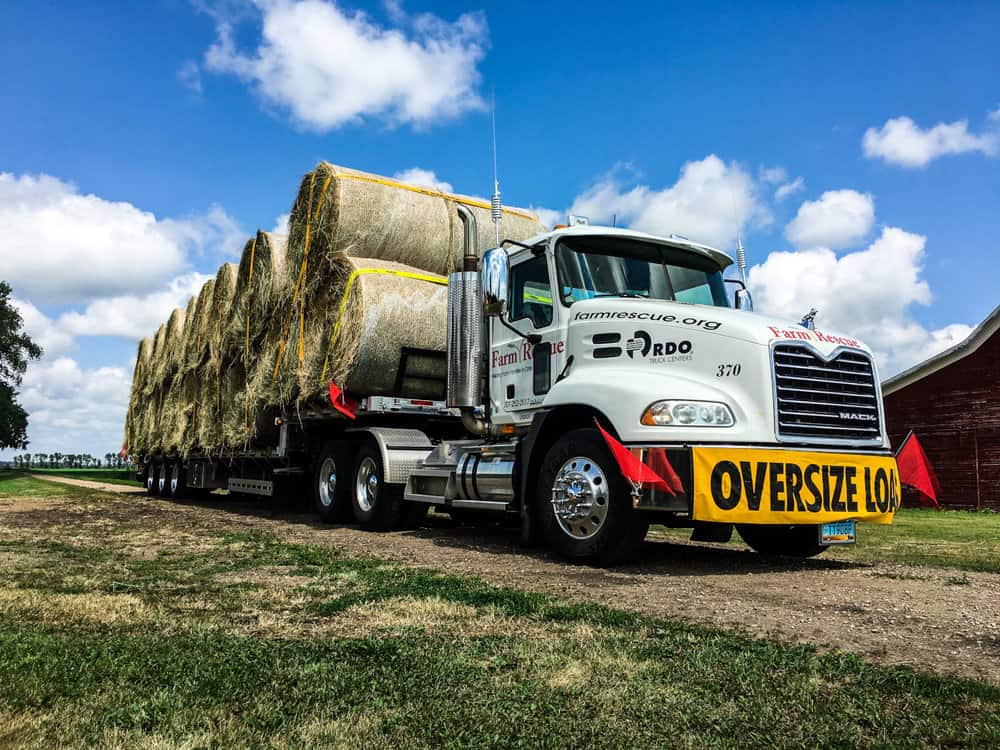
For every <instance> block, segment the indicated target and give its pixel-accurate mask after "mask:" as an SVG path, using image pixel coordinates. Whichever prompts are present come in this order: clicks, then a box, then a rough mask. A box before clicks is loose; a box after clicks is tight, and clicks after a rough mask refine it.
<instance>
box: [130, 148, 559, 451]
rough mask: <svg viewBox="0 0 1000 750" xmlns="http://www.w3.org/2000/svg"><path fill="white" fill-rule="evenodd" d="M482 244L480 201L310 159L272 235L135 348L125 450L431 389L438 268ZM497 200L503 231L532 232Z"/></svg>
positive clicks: (247, 433)
mask: <svg viewBox="0 0 1000 750" xmlns="http://www.w3.org/2000/svg"><path fill="white" fill-rule="evenodd" d="M459 206H465V207H466V208H467V209H468V210H469V211H471V212H472V214H473V215H474V216H475V218H476V222H477V225H478V229H479V232H478V235H477V242H476V251H477V253H478V254H482V252H484V251H485V250H486V249H488V248H489V247H491V246H492V245H493V241H492V236H493V231H492V228H493V227H492V221H491V217H490V206H489V204H488V203H487V202H485V201H481V200H478V199H475V198H469V197H466V196H458V195H447V194H444V193H440V192H437V191H434V190H428V189H425V188H421V187H416V186H412V185H405V184H403V183H399V182H396V181H393V180H389V179H386V178H382V177H378V176H377V175H371V174H367V173H365V172H358V171H356V170H350V169H344V168H342V167H337V166H334V165H332V164H329V163H326V162H323V163H321V164H319V165H318V166H317V167H316V169H315V170H313V171H312V172H310V173H309V174H307V175H306V176H305V177H304V178H303V180H302V182H301V185H300V187H299V191H298V195H297V198H296V201H295V204H294V206H293V208H292V213H291V218H290V222H289V226H290V235H289V237H288V238H287V239H286V238H284V237H281V236H278V235H273V234H268V233H265V232H258V233H257V235H256V236H255V237H253V238H251V239H250V240H249V241H248V242H247V244H246V246H245V248H244V250H243V255H242V257H241V260H240V263H239V266H237V265H235V264H232V263H227V264H225V265H223V266H222V267H221V268H220V269H219V272H218V274H217V275H216V277H215V278H213V279H211V280H210V281H208V283H206V284H205V285H204V287H203V288H202V290H201V293H200V294H199V295H198V297H197V298H195V299H192V300H191V301H190V302H189V303H188V307H187V309H186V311H182V310H175V311H174V313H173V314H172V315H171V317H170V320H169V321H168V323H167V324H166V325H164V326H161V328H160V330H159V331H158V332H157V335H156V337H155V338H154V339H153V340H152V341H151V342H150V341H149V340H146V341H144V342H143V344H142V345H140V350H139V356H138V359H137V362H136V374H135V378H134V382H133V391H132V399H131V402H130V409H129V415H128V422H127V431H128V442H129V445H130V447H131V449H132V450H133V451H134V452H138V453H144V454H148V453H151V452H160V451H169V452H173V451H176V452H179V453H180V454H182V455H187V454H188V453H190V452H191V451H192V450H202V451H205V452H208V453H218V452H220V451H223V450H224V449H227V448H228V449H241V448H244V447H247V446H249V445H252V444H253V443H254V440H255V439H262V430H263V429H264V427H265V426H267V425H269V424H270V425H273V417H274V412H275V411H276V410H280V409H287V408H289V407H292V406H294V405H297V404H300V403H302V402H306V403H309V402H314V403H320V404H328V402H327V401H326V393H327V386H328V384H329V382H331V381H332V382H335V383H337V384H338V385H339V386H340V387H341V388H343V389H344V390H347V391H349V392H352V393H353V394H355V395H399V396H404V397H408V398H432V399H441V398H444V391H445V381H446V373H447V367H446V362H445V346H446V341H445V339H446V331H447V286H446V284H447V274H448V273H450V272H452V271H455V270H459V268H460V266H461V263H462V256H463V251H464V245H463V242H464V232H463V223H462V221H461V217H460V211H459ZM544 231H545V228H544V227H543V226H542V225H541V224H539V222H538V220H537V218H536V217H535V216H534V215H532V214H530V213H528V212H525V211H520V210H517V209H504V211H503V218H502V234H503V236H504V237H505V238H508V239H513V240H519V241H523V240H526V239H528V238H529V237H531V236H533V235H535V234H538V233H541V232H544Z"/></svg>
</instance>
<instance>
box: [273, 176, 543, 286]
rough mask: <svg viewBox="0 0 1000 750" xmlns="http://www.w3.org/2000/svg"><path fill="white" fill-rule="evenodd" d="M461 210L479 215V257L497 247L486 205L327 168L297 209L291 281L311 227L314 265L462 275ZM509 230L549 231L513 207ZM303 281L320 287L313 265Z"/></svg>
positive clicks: (520, 236) (515, 235) (304, 189)
mask: <svg viewBox="0 0 1000 750" xmlns="http://www.w3.org/2000/svg"><path fill="white" fill-rule="evenodd" d="M458 204H463V205H465V206H467V207H468V208H469V209H470V210H471V211H472V212H473V214H475V216H476V222H477V225H478V228H479V232H478V244H477V252H478V254H480V255H482V253H483V252H484V251H485V250H487V249H489V248H490V247H492V245H493V244H494V231H493V224H492V221H491V219H490V209H489V205H488V204H487V203H485V202H484V201H482V200H480V199H477V198H470V197H468V196H462V195H450V194H447V193H439V192H437V191H434V190H428V189H425V188H419V187H415V186H412V185H406V184H405V183H401V182H397V181H394V180H389V179H386V178H384V177H379V176H378V175H373V174H368V173H366V172H359V171H357V170H353V169H346V168H344V167H338V166H335V165H333V164H330V163H328V162H322V163H320V164H319V165H318V166H317V167H316V169H315V170H313V171H312V172H310V173H309V174H307V175H306V176H305V177H304V178H303V179H302V183H301V185H300V187H299V193H298V196H297V198H296V200H295V205H294V206H293V207H292V212H291V217H290V219H289V230H290V231H289V237H288V267H287V274H288V279H289V283H290V285H291V287H292V288H294V286H295V284H296V282H297V281H298V279H299V275H300V272H301V270H302V265H303V263H302V261H303V258H304V256H305V252H306V236H307V228H308V238H309V263H313V262H322V259H323V258H324V257H328V256H330V255H332V254H341V255H351V256H354V257H358V258H378V259H381V260H391V261H395V262H397V263H403V264H405V265H408V266H413V267H415V268H421V269H423V270H425V271H429V272H430V273H436V274H439V275H443V276H446V275H447V274H448V273H450V272H451V271H457V270H460V266H461V263H462V255H463V250H464V248H463V235H462V222H461V220H460V218H459V215H458V209H457V205H458ZM501 230H502V231H501V234H502V236H503V237H504V238H506V239H513V240H525V239H528V238H529V237H531V236H533V235H536V234H539V233H540V232H544V231H545V227H543V226H542V225H541V224H540V223H539V221H538V218H537V217H536V216H535V215H534V214H532V213H530V212H528V211H523V210H521V209H514V208H505V209H504V213H503V219H502V221H501ZM303 283H304V284H305V285H306V286H309V285H311V284H312V283H313V278H312V276H311V275H310V274H309V268H308V264H307V265H306V272H305V274H304V275H303Z"/></svg>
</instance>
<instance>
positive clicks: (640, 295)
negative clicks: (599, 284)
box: [594, 292, 649, 299]
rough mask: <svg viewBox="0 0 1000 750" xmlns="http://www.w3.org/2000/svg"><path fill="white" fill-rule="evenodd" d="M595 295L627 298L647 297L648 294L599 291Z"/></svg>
mask: <svg viewBox="0 0 1000 750" xmlns="http://www.w3.org/2000/svg"><path fill="white" fill-rule="evenodd" d="M594 296H595V297H628V298H629V299H649V295H648V294H636V293H635V292H601V293H600V294H595V295H594Z"/></svg>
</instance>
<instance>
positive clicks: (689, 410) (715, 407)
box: [639, 398, 736, 428]
mask: <svg viewBox="0 0 1000 750" xmlns="http://www.w3.org/2000/svg"><path fill="white" fill-rule="evenodd" d="M678 411H680V412H681V414H680V415H679V414H678V413H677V412H678ZM723 415H724V416H723ZM658 420H659V421H658ZM639 423H640V424H641V425H643V426H644V427H688V428H701V427H712V428H726V427H735V426H736V415H735V414H733V410H732V408H731V407H730V406H729V404H727V403H725V402H722V401H704V400H699V399H673V398H665V399H658V400H656V401H654V402H653V403H651V404H650V405H649V406H647V407H646V408H645V409H643V411H642V415H641V416H640V417H639Z"/></svg>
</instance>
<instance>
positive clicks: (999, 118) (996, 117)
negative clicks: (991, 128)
mask: <svg viewBox="0 0 1000 750" xmlns="http://www.w3.org/2000/svg"><path fill="white" fill-rule="evenodd" d="M987 119H989V121H990V122H1000V104H998V105H997V108H996V109H994V110H993V111H992V112H990V113H989V115H987Z"/></svg>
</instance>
